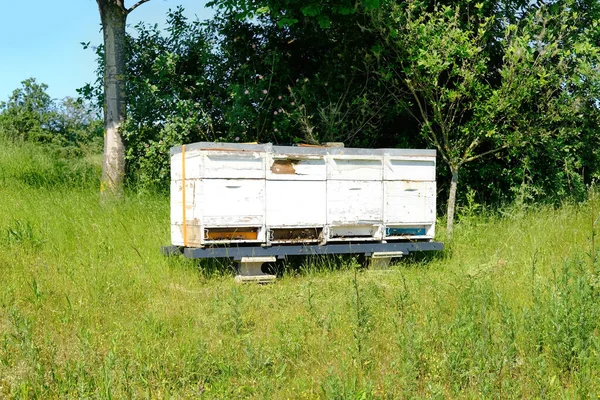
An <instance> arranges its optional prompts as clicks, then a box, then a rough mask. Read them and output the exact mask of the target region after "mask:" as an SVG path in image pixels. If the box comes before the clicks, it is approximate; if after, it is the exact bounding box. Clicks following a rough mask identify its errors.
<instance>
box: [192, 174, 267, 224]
mask: <svg viewBox="0 0 600 400" xmlns="http://www.w3.org/2000/svg"><path fill="white" fill-rule="evenodd" d="M202 185H203V191H202V195H201V196H200V198H199V199H196V208H199V209H201V210H202V217H203V225H204V227H205V229H206V228H209V227H236V226H263V225H264V221H265V181H264V180H260V179H204V180H202Z"/></svg>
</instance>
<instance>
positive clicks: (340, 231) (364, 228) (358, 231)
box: [327, 224, 383, 242]
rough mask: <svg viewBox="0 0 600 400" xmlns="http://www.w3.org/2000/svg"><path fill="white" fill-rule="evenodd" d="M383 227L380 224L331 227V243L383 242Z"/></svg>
mask: <svg viewBox="0 0 600 400" xmlns="http://www.w3.org/2000/svg"><path fill="white" fill-rule="evenodd" d="M382 237H383V226H382V225H380V224H361V225H342V226H335V225H330V226H329V229H328V238H327V240H328V241H329V242H356V241H372V240H381V239H382Z"/></svg>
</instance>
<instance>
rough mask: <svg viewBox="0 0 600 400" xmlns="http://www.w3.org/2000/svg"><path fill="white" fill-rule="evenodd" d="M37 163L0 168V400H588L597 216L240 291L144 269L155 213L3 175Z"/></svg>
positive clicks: (554, 215) (154, 250) (324, 262)
mask: <svg viewBox="0 0 600 400" xmlns="http://www.w3.org/2000/svg"><path fill="white" fill-rule="evenodd" d="M37 150H39V148H36V149H33V148H31V149H28V148H25V149H21V148H4V149H3V150H0V171H1V172H0V174H1V176H2V177H3V178H2V180H1V182H2V185H0V204H1V206H0V398H75V397H78V398H88V397H91V398H182V397H183V398H197V397H200V396H202V397H205V398H248V397H250V398H393V399H395V398H431V397H437V398H454V397H457V398H482V397H491V398H523V397H527V398H529V397H542V398H556V397H576V398H580V397H591V398H597V397H598V395H599V394H600V354H599V352H600V338H599V334H600V298H599V294H600V284H599V282H598V276H597V275H596V273H595V272H594V271H595V270H596V271H597V270H598V265H597V262H596V263H594V260H595V257H594V255H593V254H592V249H594V251H595V247H594V246H593V245H592V242H593V241H592V238H593V235H592V232H593V231H594V230H595V229H597V227H594V221H595V218H597V216H598V211H597V210H598V209H599V207H598V205H600V204H593V203H594V202H593V201H589V202H587V203H583V204H567V205H564V206H563V207H561V208H560V209H553V208H549V207H541V208H537V209H534V208H531V209H527V208H523V207H520V208H512V209H507V210H504V212H503V213H502V214H493V215H492V214H490V215H472V216H464V218H463V219H462V222H461V223H460V224H459V225H458V226H457V229H456V232H455V241H454V243H453V245H452V248H451V250H450V251H447V252H446V253H444V254H441V255H438V256H434V257H416V258H407V259H405V260H402V261H401V262H399V263H397V264H396V265H395V266H394V268H393V269H392V270H391V271H388V272H377V271H365V270H362V269H360V268H358V265H357V263H356V262H355V261H354V260H353V259H349V258H341V259H336V258H327V259H309V260H304V261H302V262H301V265H300V266H299V267H298V266H295V267H292V266H290V265H284V266H283V267H282V268H281V269H280V270H279V273H280V275H281V277H280V278H279V279H278V281H277V282H276V283H275V284H272V285H267V286H258V285H241V286H240V285H236V284H235V283H234V282H233V279H232V276H233V271H232V268H231V266H230V265H229V264H228V263H227V262H226V261H221V262H220V264H219V263H199V262H194V261H190V260H185V259H181V258H165V257H163V256H161V255H160V253H159V248H160V246H161V245H164V244H168V241H169V231H168V230H169V203H168V199H166V198H164V197H160V196H151V195H143V196H142V195H129V196H127V197H126V198H125V199H124V200H123V201H122V202H120V203H115V204H103V205H102V204H100V202H99V195H98V193H97V189H96V188H97V186H96V185H95V183H93V182H95V181H94V180H93V179H90V180H88V178H86V176H88V175H86V174H78V173H75V172H73V170H71V169H69V171H70V172H67V175H69V174H72V175H69V176H72V177H74V178H73V179H74V180H75V181H74V183H73V186H74V187H75V188H74V189H70V188H69V185H70V184H57V183H56V182H63V179H60V178H57V179H54V178H52V179H50V180H48V181H47V182H46V183H44V184H41V185H38V184H30V182H28V181H27V180H26V179H24V178H23V175H22V173H21V172H20V169H19V167H18V165H21V164H22V166H23V168H24V170H27V168H29V170H34V169H36V170H38V171H39V172H40V173H41V174H42V172H41V171H46V172H47V171H55V172H52V173H56V174H57V176H59V177H60V176H61V175H60V174H61V172H56V171H57V169H55V168H59V167H55V166H53V165H52V163H51V162H50V160H47V159H45V157H46V156H45V155H44V154H43V153H40V154H36V155H33V156H32V155H31V154H32V152H33V151H37ZM24 152H26V153H28V154H23V153H24ZM35 163H37V164H35ZM7 165H8V166H9V168H7V169H5V167H6V166H7ZM60 168H62V167H60ZM65 168H71V166H69V167H65ZM83 168H84V170H87V169H86V168H88V167H83ZM91 168H97V167H91ZM96 174H97V172H96ZM94 176H95V177H96V178H97V175H94ZM96 178H94V179H96ZM594 201H595V200H594ZM599 203H600V202H599ZM441 234H442V236H443V232H441ZM594 240H595V239H594ZM596 247H597V246H596ZM596 261H597V260H596Z"/></svg>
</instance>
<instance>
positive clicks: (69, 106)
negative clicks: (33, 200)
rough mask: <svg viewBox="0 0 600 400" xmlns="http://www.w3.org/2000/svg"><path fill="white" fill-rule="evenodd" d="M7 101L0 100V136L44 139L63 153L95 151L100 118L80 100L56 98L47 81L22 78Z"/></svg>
mask: <svg viewBox="0 0 600 400" xmlns="http://www.w3.org/2000/svg"><path fill="white" fill-rule="evenodd" d="M21 84H22V87H21V88H18V89H15V90H14V91H13V93H12V95H11V96H10V97H9V99H8V101H6V102H0V136H2V137H4V138H9V139H11V140H15V141H26V142H35V143H43V144H46V145H48V146H49V148H51V149H52V151H55V152H60V153H62V154H63V155H64V156H69V155H71V156H74V155H81V154H93V153H98V152H99V151H100V149H101V146H102V143H101V141H102V128H101V122H100V121H99V120H98V118H96V117H95V116H94V114H93V112H92V111H91V110H90V108H89V107H87V106H86V104H84V103H83V101H81V100H75V99H73V98H70V97H67V98H65V99H63V100H62V101H55V100H53V99H51V98H50V96H49V95H48V94H47V93H46V89H47V88H48V85H46V84H43V83H41V84H40V83H37V81H36V80H35V79H34V78H29V79H26V80H24V81H23V82H22V83H21Z"/></svg>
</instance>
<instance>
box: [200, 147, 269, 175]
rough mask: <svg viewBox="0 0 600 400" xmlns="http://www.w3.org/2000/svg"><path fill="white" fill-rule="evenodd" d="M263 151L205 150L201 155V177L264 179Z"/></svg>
mask: <svg viewBox="0 0 600 400" xmlns="http://www.w3.org/2000/svg"><path fill="white" fill-rule="evenodd" d="M265 156H266V154H265V153H261V152H226V151H207V152H205V154H204V155H203V157H202V163H203V165H202V171H201V173H200V177H202V178H231V179H264V178H265Z"/></svg>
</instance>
